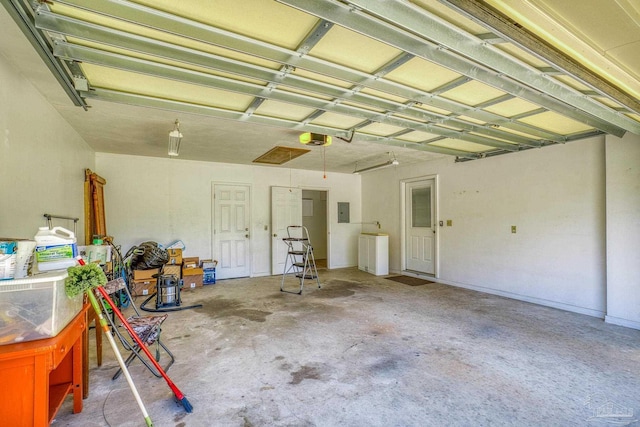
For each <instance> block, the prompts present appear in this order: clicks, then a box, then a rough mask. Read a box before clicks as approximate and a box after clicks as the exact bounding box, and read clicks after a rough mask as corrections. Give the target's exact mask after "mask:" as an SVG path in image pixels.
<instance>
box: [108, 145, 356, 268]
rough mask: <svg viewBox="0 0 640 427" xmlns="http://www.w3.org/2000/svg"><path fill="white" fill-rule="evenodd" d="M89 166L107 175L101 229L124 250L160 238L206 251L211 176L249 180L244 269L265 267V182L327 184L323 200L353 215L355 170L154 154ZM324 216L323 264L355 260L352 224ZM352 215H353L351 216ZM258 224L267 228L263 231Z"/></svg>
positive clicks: (203, 254) (192, 251) (194, 252)
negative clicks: (248, 260) (248, 256)
mask: <svg viewBox="0 0 640 427" xmlns="http://www.w3.org/2000/svg"><path fill="white" fill-rule="evenodd" d="M96 172H97V173H98V174H100V175H101V176H102V177H104V178H105V179H106V180H107V184H106V186H105V205H106V222H107V232H108V233H109V234H110V235H112V236H114V238H115V241H116V244H120V245H121V246H122V250H123V251H124V252H126V251H127V250H128V249H129V248H131V247H132V246H134V245H137V244H139V243H141V242H143V241H146V240H153V241H156V242H159V243H161V244H167V243H170V242H172V241H174V240H177V239H180V240H182V241H183V242H184V243H185V245H186V251H185V254H186V256H199V257H200V258H212V257H213V254H212V236H211V230H212V214H211V211H212V204H211V191H212V183H213V182H216V183H244V184H249V185H250V186H251V222H252V230H251V236H252V237H251V248H252V253H253V259H252V266H251V271H252V275H253V276H259V275H267V274H270V273H271V271H270V270H271V231H270V229H271V213H270V211H271V190H270V189H271V186H284V187H288V186H290V185H291V186H294V187H301V188H305V189H314V190H326V191H328V203H330V206H333V205H337V201H348V202H351V205H352V206H353V208H352V209H353V212H352V217H353V218H359V217H360V208H359V207H360V177H359V176H356V175H351V174H337V173H329V174H327V178H326V179H323V178H322V172H318V171H303V170H293V169H292V170H290V169H286V168H277V167H266V166H248V165H232V164H226V163H209V162H198V161H187V160H180V159H158V158H147V157H138V156H125V155H116V154H106V153H97V154H96ZM329 215H330V220H329V221H330V229H329V230H328V231H329V233H330V246H329V251H330V256H331V264H330V266H329V267H330V268H341V267H350V266H355V265H357V236H358V234H359V232H360V225H359V224H338V222H337V221H338V218H337V206H336V208H335V209H330V210H329ZM356 222H357V220H356ZM265 226H266V227H267V230H265Z"/></svg>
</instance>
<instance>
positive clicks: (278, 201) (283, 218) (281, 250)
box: [271, 187, 302, 274]
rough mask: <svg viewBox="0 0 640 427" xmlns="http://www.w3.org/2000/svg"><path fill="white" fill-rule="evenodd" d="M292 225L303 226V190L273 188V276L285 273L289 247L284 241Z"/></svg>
mask: <svg viewBox="0 0 640 427" xmlns="http://www.w3.org/2000/svg"><path fill="white" fill-rule="evenodd" d="M290 225H302V190H301V189H300V188H290V187H271V274H282V273H283V272H284V264H285V261H286V259H287V251H288V247H287V245H286V244H285V243H284V241H283V240H282V239H283V238H284V237H287V227H288V226H290ZM299 231H300V229H297V230H296V232H299ZM291 237H302V236H301V235H298V236H291Z"/></svg>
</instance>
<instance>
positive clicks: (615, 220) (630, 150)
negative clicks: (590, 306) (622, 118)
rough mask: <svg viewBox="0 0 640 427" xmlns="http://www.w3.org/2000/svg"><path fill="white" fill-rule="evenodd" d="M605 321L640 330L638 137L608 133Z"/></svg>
mask: <svg viewBox="0 0 640 427" xmlns="http://www.w3.org/2000/svg"><path fill="white" fill-rule="evenodd" d="M606 152H607V156H606V157H607V317H606V320H607V322H610V323H615V324H618V325H624V326H628V327H632V328H636V329H640V136H638V135H633V134H630V133H627V134H626V135H625V136H624V138H616V137H614V136H607V138H606Z"/></svg>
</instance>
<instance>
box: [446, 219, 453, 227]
mask: <svg viewBox="0 0 640 427" xmlns="http://www.w3.org/2000/svg"><path fill="white" fill-rule="evenodd" d="M452 225H453V220H452V219H448V220H447V227H451V226H452Z"/></svg>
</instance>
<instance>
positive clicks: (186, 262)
mask: <svg viewBox="0 0 640 427" xmlns="http://www.w3.org/2000/svg"><path fill="white" fill-rule="evenodd" d="M199 265H200V258H198V257H197V256H193V257H187V258H182V268H183V269H184V268H196V267H198V266H199Z"/></svg>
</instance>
